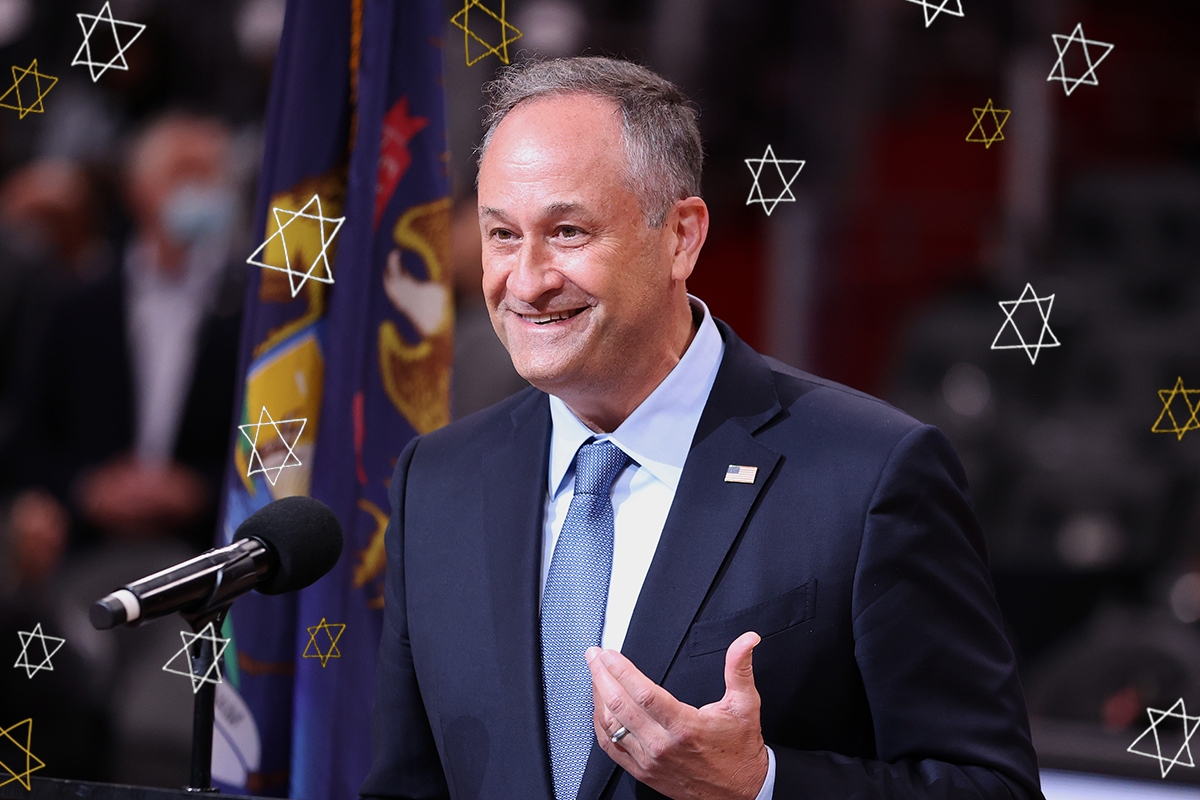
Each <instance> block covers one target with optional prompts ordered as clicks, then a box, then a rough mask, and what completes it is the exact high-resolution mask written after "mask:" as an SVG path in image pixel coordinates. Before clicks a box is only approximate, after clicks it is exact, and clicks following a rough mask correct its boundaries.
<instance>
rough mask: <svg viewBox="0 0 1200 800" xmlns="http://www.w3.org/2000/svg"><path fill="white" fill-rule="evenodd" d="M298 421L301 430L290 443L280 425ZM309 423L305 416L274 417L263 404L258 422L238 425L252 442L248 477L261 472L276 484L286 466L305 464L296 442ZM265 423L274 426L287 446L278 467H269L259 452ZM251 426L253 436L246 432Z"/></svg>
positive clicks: (276, 432) (247, 439)
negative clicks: (301, 459)
mask: <svg viewBox="0 0 1200 800" xmlns="http://www.w3.org/2000/svg"><path fill="white" fill-rule="evenodd" d="M263 417H266V418H267V421H266V422H263ZM297 422H299V423H300V430H298V431H296V435H295V436H294V437H293V438H292V441H291V443H289V442H288V440H287V439H285V438H284V436H283V431H282V430H280V429H279V426H280V425H289V424H295V423H297ZM307 424H308V417H303V418H301V419H281V420H275V419H272V418H271V413H270V412H269V411H267V407H266V406H263V407H262V410H261V411H259V412H258V422H250V423H247V424H245V425H238V430H239V431H241V433H242V436H245V437H246V441H248V442H249V443H250V458H248V459H247V464H246V477H247V478H249V477H250V476H252V475H257V474H259V473H260V472H261V473H262V474H263V475H264V476H265V477H266V479H267V480H269V481H270V482H271V485H272V486H274V485H275V481H277V480H279V473H281V472H283V470H284V468H285V467H302V466H304V465H303V464H302V463H300V457H299V456H298V455H296V444H297V443H298V442H299V441H300V435H301V434H303V433H304V426H305V425H307ZM264 425H270V426H271V427H272V428H274V429H275V435H276V436H278V437H279V441H281V442H283V446H284V447H286V448H287V455H285V456H284V457H283V463H282V464H280V465H279V466H278V467H268V466H267V465H266V464H265V463H263V459H262V455H261V454H260V453H259V452H258V434H259V431H261V430H262V428H263V426H264ZM249 428H253V429H254V436H253V438H252V437H251V436H250V434H249V433H247V432H246V431H247V429H249ZM288 459H291V463H290V464H289V463H288ZM255 461H257V462H258V469H255V468H254V462H255ZM272 472H274V473H275V474H274V476H272V475H271V473H272Z"/></svg>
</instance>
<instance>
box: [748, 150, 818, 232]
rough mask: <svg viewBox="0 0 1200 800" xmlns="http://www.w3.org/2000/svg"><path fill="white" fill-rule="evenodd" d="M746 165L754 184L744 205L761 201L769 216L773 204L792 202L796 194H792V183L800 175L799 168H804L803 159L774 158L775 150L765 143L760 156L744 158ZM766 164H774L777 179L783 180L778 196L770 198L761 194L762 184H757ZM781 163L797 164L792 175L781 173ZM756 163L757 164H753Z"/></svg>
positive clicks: (794, 200) (773, 206)
mask: <svg viewBox="0 0 1200 800" xmlns="http://www.w3.org/2000/svg"><path fill="white" fill-rule="evenodd" d="M745 162H746V166H747V167H749V168H750V174H751V175H753V176H754V185H753V186H751V187H750V196H749V197H747V198H746V205H753V204H754V203H761V204H762V207H763V209H765V210H766V212H767V216H768V217H769V216H771V212H772V211H774V210H775V206H777V205H779V204H780V203H794V202H796V196H795V195H794V194H792V183H793V182H795V180H796V178H798V177H800V170H802V169H804V163H805V162H803V161H798V160H796V159H790V158H776V157H775V151H774V150H773V149H771V145H767V149H766V150H765V151H764V152H763V157H762V158H747V159H745ZM767 164H774V165H775V171H776V172H778V173H779V180H781V181H783V191H782V192H780V193H779V196H778V197H772V198H770V199H768V198H766V197H764V196H763V191H762V186H761V185H760V184H759V177H760V176H761V175H762V171H763V168H764V167H765V166H766V165H767ZM783 164H799V165H800V166H798V167H796V171H795V172H794V173H792V177H790V178H788V177H785V176H784V174H783V167H782V166H781V165H783ZM755 165H757V166H755Z"/></svg>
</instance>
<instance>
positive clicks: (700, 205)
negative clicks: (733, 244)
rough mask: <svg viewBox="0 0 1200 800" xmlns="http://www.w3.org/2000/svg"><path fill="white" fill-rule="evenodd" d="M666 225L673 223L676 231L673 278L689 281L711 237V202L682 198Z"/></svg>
mask: <svg viewBox="0 0 1200 800" xmlns="http://www.w3.org/2000/svg"><path fill="white" fill-rule="evenodd" d="M663 224H664V225H666V226H669V228H670V230H671V234H672V236H671V241H672V247H673V251H672V253H671V258H672V261H671V277H672V278H674V279H675V280H677V281H686V280H687V279H688V277H689V276H690V275H691V274H692V269H693V268H694V267H695V266H696V259H697V258H699V257H700V248H702V247H704V240H705V239H707V238H708V205H707V204H706V203H705V202H704V201H703V200H701V199H700V198H699V197H689V198H687V199H684V200H680V201H678V202H677V203H675V207H674V208H672V209H671V212H670V213H669V214H667V219H666V221H665V222H664V223H663Z"/></svg>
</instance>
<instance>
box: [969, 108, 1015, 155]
mask: <svg viewBox="0 0 1200 800" xmlns="http://www.w3.org/2000/svg"><path fill="white" fill-rule="evenodd" d="M971 111H972V112H973V113H974V114H975V127H973V128H971V132H970V133H968V134H967V141H968V142H980V143H982V144H983V146H984V149H987V150H990V149H991V148H992V142H1003V141H1004V123H1006V122H1008V117H1009V115H1010V114H1012V112H1011V111H1008V110H1006V109H1003V108H996V107H995V106H994V105H992V98H990V97H989V98H988V101H987V105H986V106H984V107H983V108H972V109H971ZM988 114H991V115H992V121H993V122H994V123H996V132H995V133H994V134H993V135H991V136H988V135H987V132H986V131H984V129H983V119H984V117H986V116H987V115H988ZM1001 114H1003V115H1004V116H1003V117H1001V116H1000V115H1001ZM975 131H979V136H975ZM972 137H974V138H972Z"/></svg>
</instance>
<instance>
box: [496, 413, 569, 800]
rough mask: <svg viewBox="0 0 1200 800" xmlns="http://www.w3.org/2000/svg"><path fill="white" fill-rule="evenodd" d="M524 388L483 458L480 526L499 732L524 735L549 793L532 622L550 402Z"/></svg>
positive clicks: (533, 765)
mask: <svg viewBox="0 0 1200 800" xmlns="http://www.w3.org/2000/svg"><path fill="white" fill-rule="evenodd" d="M529 394H530V397H529V399H528V400H527V401H526V402H524V403H522V404H520V405H518V406H517V408H516V409H515V410H514V411H513V413H512V420H513V427H512V429H511V433H510V434H509V435H508V436H507V437H506V438H504V439H503V440H502V441H500V443H499V445H498V446H497V447H496V448H495V449H493V450H492V451H490V452H489V453H488V454H486V455H485V456H484V458H483V464H482V467H483V473H482V475H481V478H482V480H483V485H484V517H483V519H482V520H481V521H480V522H481V524H482V527H483V529H484V530H485V531H486V533H485V534H484V538H485V547H486V548H487V553H488V564H489V582H490V585H489V587H488V588H489V597H490V600H491V611H492V615H493V624H494V625H495V630H496V642H497V649H496V651H495V658H496V660H497V662H498V664H499V669H500V674H501V679H502V680H503V682H504V686H505V691H506V693H507V694H508V697H509V698H510V700H511V702H510V703H509V704H508V706H509V708H511V709H512V711H513V713H514V714H516V715H517V716H516V717H515V718H513V719H510V720H505V721H504V724H505V735H506V736H511V737H522V738H524V739H526V740H527V741H526V742H525V743H524V746H523V747H521V750H523V751H524V752H528V753H529V754H530V755H529V757H530V759H532V762H531V764H530V767H531V768H533V769H536V770H537V774H539V775H540V776H541V778H540V779H539V778H534V779H533V780H532V781H531V782H532V783H534V784H544V790H545V791H544V796H546V797H553V796H554V789H553V784H552V782H551V778H550V756H549V753H550V750H549V746H548V744H547V742H546V718H545V712H544V710H543V697H542V672H541V639H540V636H539V628H538V624H539V623H538V594H539V586H540V582H541V572H540V571H541V563H542V517H543V514H544V509H545V499H546V481H547V477H546V471H547V469H548V462H549V453H550V406H549V403H548V401H547V398H546V395H544V394H542V393H541V392H530V393H529ZM531 476H532V477H533V480H531ZM499 525H511V526H512V527H511V528H510V529H507V530H506V529H501V528H499V527H498V526H499Z"/></svg>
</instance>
